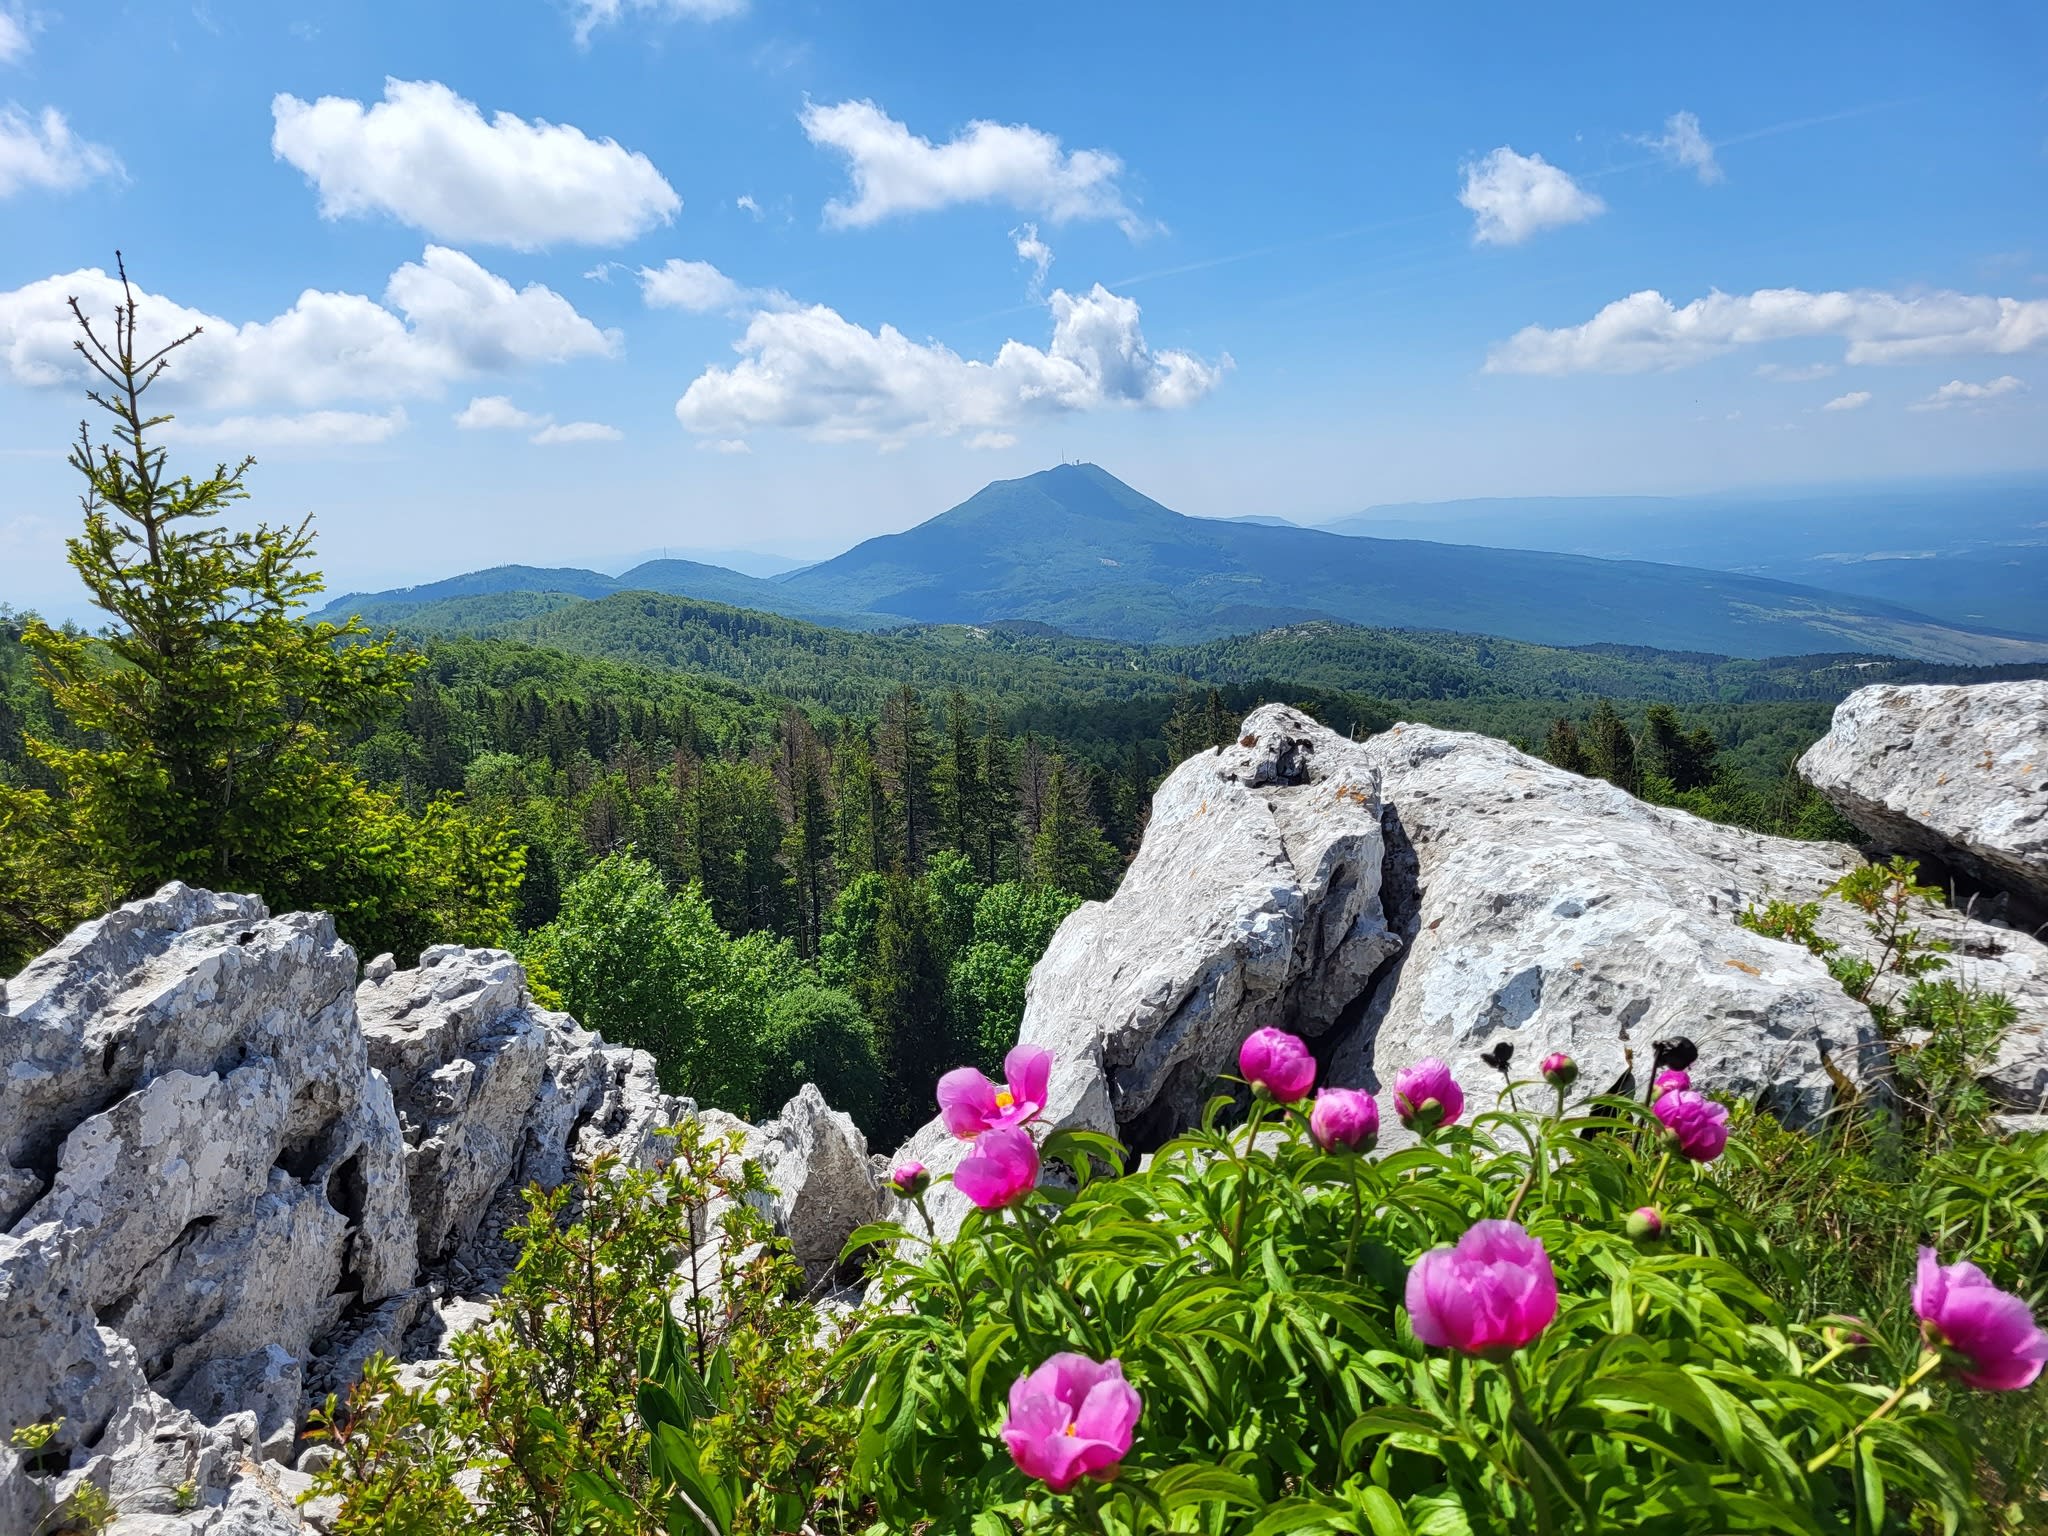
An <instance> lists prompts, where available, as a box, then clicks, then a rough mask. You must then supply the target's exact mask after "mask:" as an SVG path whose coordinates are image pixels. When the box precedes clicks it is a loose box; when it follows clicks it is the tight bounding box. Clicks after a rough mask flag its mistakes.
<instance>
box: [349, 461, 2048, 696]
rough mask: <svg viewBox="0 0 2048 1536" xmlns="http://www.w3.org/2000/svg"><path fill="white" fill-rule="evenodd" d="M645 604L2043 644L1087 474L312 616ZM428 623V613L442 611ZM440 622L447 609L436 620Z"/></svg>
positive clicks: (465, 583) (976, 619) (863, 620)
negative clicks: (1286, 515)
mask: <svg viewBox="0 0 2048 1536" xmlns="http://www.w3.org/2000/svg"><path fill="white" fill-rule="evenodd" d="M636 590H637V591H653V592H659V593H667V594H672V595H679V596H685V597H691V598H697V599H701V600H703V601H708V602H716V603H724V604H730V605H732V606H735V607H740V608H748V609H755V610H759V611H763V612H767V613H776V614H781V615H784V616H786V617H791V618H800V619H807V620H810V621H813V622H817V623H824V624H830V625H835V626H838V627H842V628H864V629H872V628H878V627H887V626H891V625H898V624H905V623H921V624H971V625H991V624H996V623H1001V622H1006V621H1008V622H1018V621H1028V622H1031V623H1035V624H1041V625H1049V626H1052V627H1054V628H1057V629H1059V630H1063V631H1065V632H1067V633H1069V634H1074V635H1092V636H1099V637H1102V638H1105V639H1111V640H1122V641H1131V642H1138V643H1145V644H1153V643H1167V644H1183V643H1192V642H1198V641H1203V640H1209V639H1215V638H1220V637H1223V636H1227V635H1232V634H1246V633H1252V632H1257V631H1261V630H1266V629H1271V628H1274V627H1277V626H1282V625H1294V624H1302V623H1312V622H1315V621H1319V620H1333V621H1337V622H1342V623H1350V624H1365V625H1372V626H1378V627H1382V628H1390V629H1428V630H1452V631H1458V632H1463V633H1468V634H1477V635H1497V636H1501V637H1504V638H1508V639H1515V640H1523V641H1528V642H1532V643H1536V644H1543V645H1557V646H1577V645H1592V644H1603V643H1611V644H1618V645H1630V646H1648V647H1654V648H1658V649H1662V650H1668V651H1694V652H1705V653H1711V654H1714V655H1720V656H1745V657H1765V656H1782V655H1793V654H1807V653H1819V652H1838V651H1858V652H1864V653H1880V654H1887V655H1898V656H1908V657H1914V658H1917V659H1920V660H1925V661H1936V662H1953V663H1960V664H1987V663H1992V664H1995V663H2010V662H2027V661H2033V660H2037V659H2043V658H2048V638H2044V637H2042V636H2039V635H2035V634H2018V633H2011V632H2002V631H2000V630H1999V629H1997V628H1996V627H1993V626H1988V625H1982V626H1980V625H1972V624H1964V623H1953V622H1945V621H1943V620H1940V619H1936V618H1932V617H1929V616H1928V615H1927V614H1925V613H1921V612H1918V611H1916V610H1914V609H1913V608H1911V607H1909V606H1906V605H1904V604H1900V603H1895V602H1890V601H1886V600H1882V599H1878V598H1873V597H1867V596H1857V595H1852V594H1848V593H1843V592H1837V591H1831V590H1827V589H1825V588H1823V587H1820V586H1816V585H1808V584H1800V583H1792V582H1786V581H1782V580H1776V579H1771V578H1767V577H1759V576H1754V575H1750V574H1747V573H1743V572H1731V571H1719V570H1703V569H1699V568H1697V567H1691V566H1683V565H1673V564H1663V563H1655V562H1648V561H1640V560H1628V561H1624V560H1607V559H1599V558H1595V557H1591V556H1586V555H1577V554H1563V553H1554V552H1545V551H1536V550H1519V549H1502V548H1494V547H1490V546H1480V545H1471V544H1459V543H1443V542H1434V541H1427V540H1420V539H1412V538H1394V539H1389V538H1377V537H1360V536H1357V535H1355V534H1345V533H1335V532H1330V531H1326V530H1321V529H1309V528H1302V527H1297V526H1293V525H1290V524H1286V523H1284V522H1283V521H1280V520H1278V519H1274V518H1270V517H1268V516H1266V515H1263V514H1261V515H1257V516H1256V517H1255V518H1254V519H1253V520H1243V519H1237V520H1230V519H1220V518H1196V517H1185V516H1183V515H1181V514H1180V513H1177V512H1174V511H1172V510H1171V509H1170V508H1167V507H1164V506H1162V505H1160V504H1159V503H1158V502H1156V501H1153V500H1152V499H1151V498H1150V497H1147V496H1145V495H1142V494H1141V493H1139V492H1138V491H1136V490H1134V489H1132V488H1131V487H1130V486H1128V485H1126V484H1124V483H1123V482H1122V481H1121V480H1118V479H1117V478H1116V477H1115V476H1114V475H1111V474H1109V473H1108V472H1107V471H1106V470H1103V469H1101V468H1100V467H1099V466H1096V465H1093V464H1062V465H1059V466H1057V467H1055V468H1052V469H1048V470H1042V471H1040V472H1038V473H1037V474H1033V475H1026V476H1023V477H1022V478H1019V479H1015V480H999V481H995V482H994V483H992V484H990V485H988V486H985V487H983V488H982V489H981V490H980V491H978V492H976V493H975V494H974V495H973V496H971V497H969V498H968V499H967V500H966V501H964V502H962V503H960V505H958V506H956V507H954V508H952V509H951V510H949V511H946V512H943V513H941V514H939V515H938V516H937V517H933V518H930V519H928V520H927V521H925V522H922V523H919V524H918V525H917V526H915V527H913V528H910V529H908V530H906V531H904V532H902V533H895V534H887V535H884V536H882V537H880V538H874V539H869V540H867V541H865V542H863V543H861V544H858V545H856V546H855V547H854V548H852V549H850V550H847V551H846V552H845V553H844V554H841V555H838V556H835V557H834V558H832V559H830V560H825V561H821V562H820V563H818V564H816V565H812V566H807V567H805V568H804V569H802V570H799V571H793V572H790V573H788V574H786V575H783V576H780V577H777V578H775V579H773V580H763V579H761V578H757V577H752V576H745V575H742V574H741V573H739V572H737V571H730V570H726V569H725V568H723V567H721V566H710V565H701V564H698V563H696V562H693V561H682V560H657V561H649V562H647V563H646V564H643V565H640V566H636V567H634V568H633V569H632V570H630V571H627V572H625V573H623V574H622V575H620V576H618V577H607V576H603V575H600V574H599V573H597V572H593V571H584V570H576V569H555V570H537V569H534V568H531V567H521V566H503V567H498V568H496V569H494V570H490V571H479V572H474V573H471V574H470V575H467V576H459V577H454V578H451V579H450V580H449V581H446V582H434V583H429V584H427V585H424V586H419V587H409V588H402V589H398V590H396V591H391V592H383V593H372V594H352V595H350V596H349V597H347V598H342V599H337V600H336V601H335V602H334V603H332V604H330V605H329V606H328V608H327V610H326V612H327V613H328V614H330V615H332V614H339V613H342V612H353V611H360V612H362V614H363V615H364V617H365V618H366V619H369V620H371V621H372V622H381V623H397V622H401V621H406V620H415V621H419V622H422V623H426V624H428V625H429V627H432V626H433V624H435V623H436V622H440V623H449V622H453V623H455V624H456V625H457V626H458V627H462V628H465V629H470V628H476V627H479V626H480V625H484V624H487V623H489V622H490V620H491V615H492V612H493V610H494V609H495V610H499V611H501V612H502V616H503V617H504V618H508V619H509V618H514V617H524V616H531V615H533V614H538V613H545V612H549V611H552V610H555V609H559V608H560V607H562V606H563V605H564V604H565V603H574V602H576V601H578V600H582V599H589V598H601V597H605V596H609V595H611V594H614V593H620V592H628V591H636ZM449 604H453V605H455V607H454V609H448V610H447V611H445V612H443V613H441V614H440V616H439V619H438V620H437V619H436V617H435V615H434V613H433V612H432V610H436V609H447V605H449ZM456 610H459V612H457V611H456Z"/></svg>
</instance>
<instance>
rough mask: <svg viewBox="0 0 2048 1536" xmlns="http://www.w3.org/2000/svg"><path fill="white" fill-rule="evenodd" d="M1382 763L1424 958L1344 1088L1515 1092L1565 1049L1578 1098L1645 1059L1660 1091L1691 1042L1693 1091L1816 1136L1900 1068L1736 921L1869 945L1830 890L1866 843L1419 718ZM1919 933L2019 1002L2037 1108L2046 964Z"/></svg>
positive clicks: (1935, 916) (2044, 954) (1822, 990)
mask: <svg viewBox="0 0 2048 1536" xmlns="http://www.w3.org/2000/svg"><path fill="white" fill-rule="evenodd" d="M1363 750H1364V751H1365V752H1366V754H1367V755H1368V757H1369V758H1370V759H1371V761H1372V764H1373V766H1374V767H1375V769H1376V770H1377V771H1378V772H1379V774H1380V776H1381V784H1382V792H1383V794H1384V795H1385V798H1386V803H1387V812H1386V818H1387V830H1388V840H1389V846H1390V851H1389V858H1388V866H1387V868H1388V874H1387V879H1386V883H1385V898H1386V902H1387V906H1388V909H1389V912H1390V913H1391V914H1392V916H1393V918H1394V921H1395V922H1396V924H1397V925H1398V927H1399V929H1400V932H1401V934H1402V937H1403V938H1404V940H1405V942H1406V948H1405V950H1404V952H1403V954H1402V955H1401V956H1400V958H1399V959H1398V960H1397V961H1395V962H1394V963H1393V964H1391V965H1390V966H1389V967H1388V968H1387V970H1386V972H1385V973H1384V974H1383V975H1382V976H1381V977H1380V978H1378V979H1377V980H1376V982H1375V983H1374V986H1373V989H1372V994H1371V997H1370V999H1369V1001H1368V1003H1367V1006H1366V1009H1365V1014H1364V1018H1363V1019H1362V1021H1361V1022H1360V1024H1359V1026H1358V1029H1357V1032H1356V1033H1355V1034H1354V1035H1353V1036H1352V1037H1351V1038H1350V1039H1348V1040H1347V1041H1346V1042H1345V1043H1344V1044H1343V1045H1342V1046H1341V1047H1340V1048H1339V1050H1338V1052H1337V1054H1336V1058H1335V1061H1334V1062H1333V1066H1332V1073H1331V1076H1332V1078H1333V1080H1335V1081H1338V1082H1349V1083H1355V1084H1357V1085H1359V1086H1365V1087H1380V1086H1384V1085H1387V1084H1390V1083H1391V1081H1392V1078H1393V1074H1394V1073H1395V1072H1396V1071H1398V1070H1399V1069H1400V1068H1401V1067H1402V1066H1404V1065H1406V1064H1407V1063H1409V1062H1411V1061H1413V1060H1415V1059H1417V1058H1419V1057H1422V1056H1429V1055H1436V1056H1442V1057H1443V1058H1445V1059H1446V1060H1447V1061H1449V1062H1450V1063H1451V1065H1452V1067H1453V1069H1454V1070H1455V1071H1456V1073H1457V1074H1458V1076H1459V1079H1460V1081H1461V1082H1463V1083H1464V1084H1465V1086H1466V1088H1467V1091H1468V1092H1470V1091H1471V1090H1472V1089H1473V1088H1474V1087H1475V1086H1480V1085H1487V1084H1492V1085H1494V1086H1498V1085H1499V1084H1500V1082H1501V1079H1500V1077H1499V1075H1498V1074H1497V1073H1496V1072H1495V1071H1494V1070H1493V1069H1492V1068H1490V1067H1488V1066H1486V1065H1484V1064H1483V1063H1482V1062H1481V1061H1480V1059H1479V1058H1480V1055H1481V1053H1482V1052H1484V1051H1486V1050H1488V1049H1489V1048H1491V1047H1492V1046H1494V1045H1496V1044H1498V1043H1501V1042H1506V1043H1509V1044H1511V1045H1513V1046H1514V1047H1515V1057H1514V1072H1515V1075H1516V1076H1518V1077H1524V1078H1526V1077H1533V1076H1534V1075H1535V1067H1536V1063H1537V1062H1538V1061H1539V1060H1540V1059H1541V1058H1542V1056H1543V1055H1545V1054H1546V1053H1548V1052H1550V1051H1553V1050H1563V1051H1566V1052H1568V1053H1570V1054H1571V1055H1572V1056H1573V1057H1575V1058H1576V1059H1577V1060H1578V1062H1579V1064H1580V1068H1581V1072H1582V1076H1581V1079H1580V1090H1581V1091H1582V1092H1600V1091H1604V1090H1606V1089H1609V1088H1613V1087H1616V1086H1617V1085H1620V1084H1623V1083H1626V1082H1629V1081H1631V1077H1630V1073H1631V1063H1632V1066H1633V1086H1634V1088H1635V1089H1636V1090H1637V1091H1641V1090H1642V1089H1644V1088H1646V1087H1647V1085H1648V1076H1649V1069H1650V1064H1651V1054H1650V1047H1651V1046H1652V1045H1653V1044H1654V1043H1655V1042H1656V1041H1658V1040H1660V1039H1664V1038H1667V1037H1671V1036H1679V1035H1682V1036H1685V1037H1687V1038H1689V1039H1691V1040H1692V1041H1694V1043H1695V1044H1697V1045H1698V1047H1699V1051H1700V1055H1699V1060H1698V1062H1697V1063H1696V1064H1695V1065H1694V1066H1693V1068H1692V1069H1691V1070H1692V1075H1693V1078H1694V1080H1695V1083H1696V1085H1697V1086H1700V1087H1702V1088H1705V1089H1707V1090H1710V1091H1715V1092H1723V1093H1728V1094H1733V1095H1735V1096H1737V1097H1741V1098H1747V1099H1751V1100H1754V1101H1756V1102H1758V1103H1761V1104H1763V1105H1766V1106H1768V1107H1769V1108H1771V1109H1772V1110H1773V1111H1775V1112H1777V1113H1778V1114H1780V1115H1781V1116H1783V1117H1784V1118H1786V1119H1787V1120H1789V1121H1792V1122H1794V1123H1799V1122H1804V1121H1810V1120H1812V1119H1814V1118H1815V1117H1817V1116H1818V1115H1820V1114H1821V1113H1823V1112H1824V1111H1825V1110H1826V1109H1827V1107H1828V1105H1829V1104H1830V1103H1831V1102H1832V1100H1833V1098H1834V1097H1835V1095H1836V1094H1837V1093H1839V1092H1841V1091H1842V1090H1843V1089H1844V1088H1845V1087H1849V1088H1859V1089H1860V1087H1861V1085H1864V1084H1866V1083H1867V1082H1868V1081H1869V1080H1870V1079H1871V1078H1872V1077H1873V1076H1874V1075H1876V1074H1879V1073H1881V1072H1882V1071H1883V1069H1884V1066H1885V1059H1884V1047H1883V1045H1882V1042H1881V1041H1880V1040H1879V1038H1878V1036H1877V1033H1876V1031H1875V1029H1874V1027H1873V1025H1872V1021H1871V1019H1870V1015H1869V1012H1868V1010H1866V1009H1865V1008H1864V1007H1863V1006H1862V1005H1861V1004H1859V1003H1857V1002H1855V1001H1854V1000H1853V999H1851V998H1850V997H1848V996H1847V994H1846V993H1844V992H1843V990H1842V988H1841V986H1840V985H1839V984H1838V983H1837V982H1836V981H1835V980H1834V978H1833V977H1832V976H1830V975H1829V974H1828V971H1827V969H1826V967H1825V965H1824V964H1823V963H1822V962H1821V961H1820V960H1819V959H1817V958H1815V957H1813V956H1811V955H1809V954H1808V953H1807V952H1806V951H1805V950H1804V949H1802V948H1800V947H1799V946H1797V945H1794V944H1789V943H1786V942H1783V941H1781V940H1777V939H1772V938H1766V937H1764V936H1762V935H1759V934H1755V933H1751V932H1750V931H1748V930H1747V929H1745V928H1743V927H1741V926H1740V925H1739V924H1738V923H1737V921H1736V919H1737V917H1738V916H1739V915H1740V914H1741V913H1742V912H1743V911H1744V910H1745V909H1747V908H1749V907H1751V906H1755V907H1758V908H1761V907H1762V906H1763V905H1764V904H1765V903H1766V902H1768V901H1770V900H1772V899H1784V900H1789V901H1794V902H1812V901H1818V902H1820V903H1821V917H1820V926H1821V931H1822V933H1823V934H1824V935H1825V936H1826V937H1828V938H1830V939H1832V940H1834V941H1835V942H1837V943H1839V944H1841V945H1842V946H1843V947H1844V949H1845V950H1847V951H1848V952H1850V953H1864V952H1867V951H1869V950H1870V947H1871V941H1870V938H1869V936H1868V935H1867V934H1866V933H1865V932H1864V929H1863V926H1862V918H1861V915H1860V914H1859V913H1856V912H1854V911H1853V910H1851V909H1850V908H1849V907H1848V906H1846V905H1845V904H1844V903H1842V902H1840V901H1836V900H1831V899H1825V896H1824V893H1825V892H1826V890H1827V888H1828V887H1829V886H1830V885H1831V884H1833V883H1834V882H1835V881H1836V880H1838V879H1839V878H1840V877H1841V876H1842V875H1843V874H1845V873H1847V872H1848V871H1849V870H1850V869H1853V868H1854V867H1855V866H1856V865H1857V864H1858V863H1859V862H1860V860H1859V859H1858V857H1857V855H1856V854H1855V852H1854V851H1853V850H1851V849H1848V848H1845V847H1842V846H1840V845H1838V844H1829V843H1810V842H1798V841H1794V840H1791V839H1786V838H1775V837H1767V836H1764V835H1762V834H1759V833H1754V832H1749V831H1745V830H1743V829H1741V828H1737V827H1728V826H1722V825H1719V824H1717V823H1714V822H1708V821H1702V820H1700V819H1699V818H1698V817H1695V816H1691V815H1688V814H1687V813H1685V812H1683V811H1676V810H1668V809H1664V808H1661V807H1657V806H1652V805H1646V804H1644V803H1643V802H1642V801H1640V800H1637V799H1635V798H1634V797H1633V796H1631V795H1629V794H1627V793H1625V792H1624V791H1622V790H1620V789H1617V788H1616V787H1615V786H1613V785H1611V784H1608V783H1606V782H1605V781H1604V780H1600V779H1587V778H1581V777H1579V776H1578V775H1576V774H1572V773H1567V772H1565V771H1564V770H1562V769H1559V768H1555V767H1552V766H1551V765H1549V764H1548V763H1544V762H1542V761H1540V760H1538V759H1536V758H1532V757H1530V756H1528V755H1527V754H1525V753H1522V752H1519V751H1517V750H1516V749H1515V748H1513V747H1511V746H1509V745H1507V744H1506V743H1505V742H1500V741H1495V740H1493V739H1491V738H1489V737H1484V736H1475V735H1470V734H1467V733H1463V732H1456V731H1442V730H1436V729H1433V728H1430V727H1427V726H1415V725H1399V726H1395V727H1394V728H1392V729H1391V730H1389V731H1386V732H1384V733H1382V734H1381V735H1379V736H1376V737H1374V738H1372V739H1371V740H1370V741H1368V742H1366V743H1364V746H1363ZM1923 926H1925V927H1926V928H1927V929H1928V931H1929V933H1930V934H1931V935H1932V936H1936V937H1940V938H1942V939H1944V940H1946V941H1947V942H1948V943H1949V944H1950V945H1951V947H1952V950H1953V953H1954V960H1953V962H1952V965H1953V972H1952V973H1953V974H1955V975H1957V976H1958V977H1959V978H1960V979H1962V980H1964V981H1966V982H1968V983H1970V984H1972V985H1977V986H1983V987H1987V988H1992V989H1995V990H2000V991H2004V992H2006V993H2008V994H2009V995H2011V996H2012V997H2013V998H2014V1000H2015V1002H2016V1003H2017V1004H2018V1005H2019V1009H2020V1022H2019V1025H2018V1026H2017V1027H2016V1028H2015V1029H2014V1030H2013V1032H2012V1033H2011V1035H2010V1036H2009V1037H2008V1040H2007V1042H2006V1047H2005V1050H2004V1052H2003V1053H2002V1054H2001V1057H2000V1059H1999V1063H1998V1064H1997V1066H1996V1067H1995V1068H1994V1069H1993V1072H1992V1074H1991V1077H1990V1079H1989V1082H1990V1086H1991V1087H1992V1088H1993V1090H1994V1092H1996V1093H1997V1094H1998V1095H1999V1097H2000V1098H2001V1099H2002V1100H2003V1101H2005V1102H2007V1103H2011V1104H2015V1105H2019V1106H2022V1107H2030V1106H2033V1105H2035V1104H2038V1103H2039V1101H2040V1096H2041V1094H2042V1092H2043V1091H2044V1089H2048V1038H2044V1033H2043V1027H2044V1024H2048V949H2044V948H2043V946H2042V945H2041V944H2040V943H2038V942H2037V941H2035V940H2033V939H2031V938H2030V937H2028V936H2027V935H2025V934H2020V933H2015V932H2013V931H2012V930H2009V929H2005V928H2000V927H1997V926H1995V925H1993V924H1989V923H1986V922H1982V921H1979V920H1976V919H1974V918H1971V917H1968V916H1966V915H1964V914H1962V913H1959V912H1956V911H1953V910H1950V909H1940V908H1936V909H1930V910H1929V911H1928V912H1927V913H1925V914H1924V915H1923Z"/></svg>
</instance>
